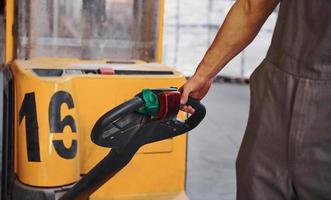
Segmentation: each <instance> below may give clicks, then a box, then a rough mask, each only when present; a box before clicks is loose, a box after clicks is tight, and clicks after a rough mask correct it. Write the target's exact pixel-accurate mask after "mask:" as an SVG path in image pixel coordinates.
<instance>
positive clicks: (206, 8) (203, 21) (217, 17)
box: [163, 0, 277, 78]
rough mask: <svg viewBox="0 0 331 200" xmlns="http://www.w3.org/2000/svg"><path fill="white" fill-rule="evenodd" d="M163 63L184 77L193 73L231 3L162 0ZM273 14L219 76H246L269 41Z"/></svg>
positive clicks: (228, 1) (260, 58) (272, 25)
mask: <svg viewBox="0 0 331 200" xmlns="http://www.w3.org/2000/svg"><path fill="white" fill-rule="evenodd" d="M165 2H166V5H165V28H164V54H163V62H164V63H165V64H167V65H171V66H175V67H176V68H178V69H179V70H180V71H182V72H183V73H184V74H185V75H187V76H190V75H192V74H193V73H194V70H195V67H196V66H197V64H198V63H199V61H200V60H201V58H202V56H203V55H204V53H205V51H206V50H207V48H208V46H209V45H210V43H211V41H212V39H213V38H214V36H215V34H216V32H217V30H218V28H219V26H220V24H221V23H222V22H223V20H224V18H225V16H226V13H227V12H228V10H229V9H230V7H231V5H232V4H233V3H234V0H200V1H197V0H195V1H193V0H166V1H165ZM276 18H277V14H276V13H275V12H274V13H273V14H272V15H271V16H270V17H269V19H268V20H267V22H266V23H265V25H264V26H263V27H262V30H261V31H260V33H259V35H258V36H257V38H256V39H255V40H254V41H253V42H252V44H250V45H249V47H248V48H247V49H246V50H244V51H243V52H242V53H241V54H239V55H238V56H237V57H236V58H235V59H233V60H232V61H231V62H230V63H229V64H228V65H227V66H226V68H224V70H223V71H222V72H221V73H220V75H223V76H229V77H235V78H237V77H246V78H247V77H249V75H250V74H251V73H252V72H253V70H254V69H255V67H256V66H257V65H258V64H259V63H260V62H261V61H262V59H263V58H264V57H265V54H266V52H267V49H268V45H269V44H270V41H271V36H272V32H273V28H274V25H275V21H276Z"/></svg>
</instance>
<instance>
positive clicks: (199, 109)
mask: <svg viewBox="0 0 331 200" xmlns="http://www.w3.org/2000/svg"><path fill="white" fill-rule="evenodd" d="M186 104H187V105H189V106H192V108H194V110H195V112H194V113H193V114H192V115H191V116H190V117H189V118H188V119H186V120H185V123H184V126H183V129H182V130H180V131H183V132H188V131H190V130H192V129H194V128H195V127H197V126H198V125H199V124H200V122H201V121H202V120H203V119H204V118H205V116H206V108H205V106H204V105H203V104H201V103H200V101H199V100H197V99H194V98H192V97H189V98H188V101H187V103H186Z"/></svg>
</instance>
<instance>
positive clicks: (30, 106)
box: [19, 91, 78, 162]
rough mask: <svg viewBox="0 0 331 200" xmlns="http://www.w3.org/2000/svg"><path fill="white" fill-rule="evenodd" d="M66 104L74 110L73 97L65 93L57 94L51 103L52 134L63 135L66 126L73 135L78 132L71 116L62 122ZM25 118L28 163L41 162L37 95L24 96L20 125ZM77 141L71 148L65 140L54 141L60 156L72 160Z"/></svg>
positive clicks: (67, 116) (73, 141) (50, 121)
mask: <svg viewBox="0 0 331 200" xmlns="http://www.w3.org/2000/svg"><path fill="white" fill-rule="evenodd" d="M64 103H65V104H66V105H67V106H68V109H72V108H74V102H73V99H72V96H71V95H70V94H69V93H68V92H65V91H58V92H56V93H55V94H54V95H53V96H52V98H51V101H50V103H49V109H48V115H49V116H48V119H49V128H50V132H51V134H62V133H63V130H64V128H65V127H66V126H69V127H70V129H71V131H72V132H73V133H76V132H77V129H76V124H75V120H74V118H73V117H72V116H71V115H66V116H65V117H64V118H63V119H62V120H61V106H62V104H64ZM24 118H25V131H26V146H27V152H28V161H30V162H41V159H40V147H39V126H38V120H37V111H36V98H35V93H34V92H32V93H27V94H25V96H24V100H23V103H22V106H21V108H20V111H19V124H21V123H22V121H23V119H24ZM77 145H78V144H77V140H72V143H71V146H70V147H69V148H66V147H65V145H64V143H63V140H54V141H53V146H54V148H55V151H56V152H57V154H58V155H59V156H61V157H62V158H64V159H72V158H74V157H75V156H76V154H77Z"/></svg>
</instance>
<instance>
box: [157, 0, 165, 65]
mask: <svg viewBox="0 0 331 200" xmlns="http://www.w3.org/2000/svg"><path fill="white" fill-rule="evenodd" d="M164 6H165V2H164V0H160V13H159V30H158V31H159V37H158V45H157V53H156V59H157V62H159V63H162V55H163V31H164V28H163V27H164Z"/></svg>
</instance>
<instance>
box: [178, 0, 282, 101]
mask: <svg viewBox="0 0 331 200" xmlns="http://www.w3.org/2000/svg"><path fill="white" fill-rule="evenodd" d="M278 2H279V0H237V1H236V2H235V3H234V5H233V6H232V8H231V9H230V11H229V13H228V14H227V16H226V18H225V21H224V23H223V24H222V26H221V28H220V29H219V31H218V33H217V35H216V37H215V39H214V41H213V43H212V45H211V46H210V47H209V49H208V51H207V52H206V54H205V56H204V57H203V59H202V61H201V63H200V64H199V66H198V67H197V70H196V72H195V74H194V76H193V77H192V78H191V79H190V80H188V81H187V82H186V84H185V85H184V86H183V87H182V90H183V91H182V92H183V93H182V99H181V103H182V104H185V103H186V101H187V98H188V96H192V97H195V98H197V99H201V98H203V97H204V96H205V95H206V93H207V91H208V89H209V87H210V84H211V82H212V79H213V78H214V76H216V75H217V73H218V72H219V71H220V70H221V69H222V68H223V67H224V66H225V65H226V64H227V63H228V62H229V61H230V60H231V59H232V58H233V57H234V56H236V55H237V54H238V53H239V52H240V51H242V50H243V49H244V48H245V47H246V46H247V45H248V44H249V43H250V42H251V41H252V40H253V39H254V38H255V36H256V35H257V33H258V32H259V30H260V28H261V27H262V25H263V23H264V22H265V21H266V19H267V18H268V16H269V15H270V14H271V12H272V11H273V10H274V8H275V7H276V6H277V4H278Z"/></svg>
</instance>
